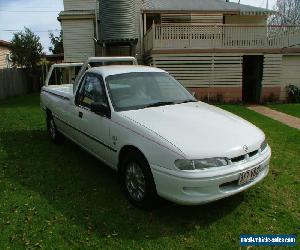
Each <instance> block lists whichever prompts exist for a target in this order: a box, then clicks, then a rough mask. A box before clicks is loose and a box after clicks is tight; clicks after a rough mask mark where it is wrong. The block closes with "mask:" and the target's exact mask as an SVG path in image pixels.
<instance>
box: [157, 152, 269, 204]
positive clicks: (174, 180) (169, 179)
mask: <svg viewBox="0 0 300 250" xmlns="http://www.w3.org/2000/svg"><path fill="white" fill-rule="evenodd" d="M270 158H271V150H270V148H269V147H268V149H267V150H266V152H265V153H264V154H262V155H261V156H259V157H258V158H257V159H255V160H252V161H249V162H246V163H243V164H240V165H238V166H232V167H230V168H232V171H231V172H228V169H227V170H226V171H222V170H220V171H219V172H216V171H214V172H211V173H210V172H205V173H203V174H202V173H201V171H199V172H197V173H194V176H193V175H191V174H189V175H188V176H187V175H185V174H184V173H182V172H181V171H176V172H175V171H168V170H165V169H164V170H163V171H162V168H160V167H157V166H151V169H152V173H153V177H154V181H155V184H156V190H157V193H158V195H159V196H161V197H163V198H165V199H167V200H170V201H173V202H175V203H178V204H183V205H198V204H204V203H209V202H212V201H216V200H219V199H222V198H225V197H228V196H231V195H234V194H237V193H240V192H242V191H244V190H246V189H248V188H250V187H252V186H254V185H255V184H257V183H258V182H260V181H261V180H262V179H264V178H265V177H266V176H267V174H268V172H269V162H270ZM259 166H260V172H259V174H258V176H257V177H256V178H255V179H254V180H253V181H251V182H249V183H247V184H244V185H241V186H239V185H238V180H239V177H240V174H241V173H243V172H245V171H247V170H250V169H252V168H255V167H259Z"/></svg>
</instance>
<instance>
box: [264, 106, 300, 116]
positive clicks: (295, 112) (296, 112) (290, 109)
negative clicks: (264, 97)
mask: <svg viewBox="0 0 300 250" xmlns="http://www.w3.org/2000/svg"><path fill="white" fill-rule="evenodd" d="M268 107H269V108H271V109H275V110H277V111H280V112H283V113H286V114H288V115H292V116H296V117H299V118H300V104H270V105H268Z"/></svg>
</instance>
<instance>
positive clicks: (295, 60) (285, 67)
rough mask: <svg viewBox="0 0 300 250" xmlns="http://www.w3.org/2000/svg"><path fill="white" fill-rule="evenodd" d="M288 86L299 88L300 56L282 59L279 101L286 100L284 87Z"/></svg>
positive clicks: (285, 56)
mask: <svg viewBox="0 0 300 250" xmlns="http://www.w3.org/2000/svg"><path fill="white" fill-rule="evenodd" d="M290 84H293V85H296V86H298V87H300V55H284V56H283V57H282V74H281V96H280V97H281V99H282V100H284V99H285V98H286V94H287V93H286V87H287V86H288V85H290Z"/></svg>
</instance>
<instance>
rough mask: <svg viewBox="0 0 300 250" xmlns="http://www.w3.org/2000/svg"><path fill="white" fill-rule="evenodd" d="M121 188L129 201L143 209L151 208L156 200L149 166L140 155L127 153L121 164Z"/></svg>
mask: <svg viewBox="0 0 300 250" xmlns="http://www.w3.org/2000/svg"><path fill="white" fill-rule="evenodd" d="M121 179H122V186H123V189H124V191H125V193H126V196H127V197H128V199H129V201H130V202H131V203H132V204H133V205H135V206H137V207H139V208H143V209H149V208H153V207H154V206H155V205H156V203H157V200H158V196H157V192H156V187H155V183H154V179H153V175H152V172H151V170H150V166H149V164H148V162H147V160H146V159H145V157H144V156H143V155H142V154H141V153H135V152H130V153H128V154H127V155H126V156H125V157H124V159H123V161H122V163H121Z"/></svg>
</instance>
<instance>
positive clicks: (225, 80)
mask: <svg viewBox="0 0 300 250" xmlns="http://www.w3.org/2000/svg"><path fill="white" fill-rule="evenodd" d="M242 60H243V57H242V55H240V54H165V55H164V54H160V55H159V54H153V55H151V57H149V58H148V61H147V63H148V64H151V65H153V66H156V67H159V68H162V69H164V70H166V71H168V72H169V73H170V74H171V75H172V76H174V77H175V78H176V79H177V80H178V81H180V82H181V83H182V84H184V86H186V87H212V86H218V87H240V86H241V84H242V74H243V69H242Z"/></svg>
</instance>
